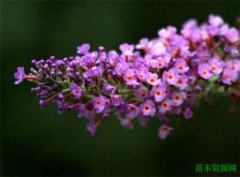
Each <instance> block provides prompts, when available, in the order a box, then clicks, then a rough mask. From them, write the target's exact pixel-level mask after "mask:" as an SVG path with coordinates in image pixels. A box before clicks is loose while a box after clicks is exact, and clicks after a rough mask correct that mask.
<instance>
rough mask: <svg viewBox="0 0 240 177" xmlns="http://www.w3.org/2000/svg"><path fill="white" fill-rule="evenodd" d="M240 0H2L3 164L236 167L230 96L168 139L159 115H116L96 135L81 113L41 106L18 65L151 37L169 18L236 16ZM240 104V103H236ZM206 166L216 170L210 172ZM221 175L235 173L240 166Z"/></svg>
mask: <svg viewBox="0 0 240 177" xmlns="http://www.w3.org/2000/svg"><path fill="white" fill-rule="evenodd" d="M239 8H240V3H239V1H225V2H224V1H215V2H208V1H197V2H191V1H181V2H179V1H178V2H175V1H170V2H164V1H162V2H147V1H146V2H102V3H100V2H75V1H71V2H28V1H25V2H24V1H22V2H21V1H2V2H1V65H0V66H1V173H2V175H3V176H35V175H38V176H44V175H46V176H51V175H57V176H65V175H66V176H70V175H72V176H195V175H204V174H198V173H196V172H195V167H196V164H197V163H210V164H213V163H219V164H221V163H235V164H237V166H238V173H239V117H240V113H239V112H238V113H237V114H235V115H230V114H229V113H228V108H229V106H230V102H229V100H228V99H226V98H225V97H222V98H221V99H219V100H218V101H217V102H215V104H214V105H213V107H211V108H207V107H204V106H202V107H200V108H199V109H198V110H196V111H195V112H196V114H195V116H194V118H193V119H192V120H190V121H188V122H187V123H186V124H185V125H183V126H179V125H176V124H175V123H174V122H175V120H174V119H175V118H173V120H172V122H173V124H172V125H173V126H174V131H173V133H172V134H171V135H170V136H169V137H168V138H167V139H166V140H159V139H158V138H157V129H158V127H159V125H160V123H159V121H158V120H152V121H150V122H149V124H148V125H147V126H146V127H145V128H142V127H140V126H139V125H138V123H137V122H136V126H135V129H134V130H133V131H127V130H125V129H124V128H122V127H121V126H120V125H119V122H118V120H116V119H114V117H113V118H110V119H109V120H108V121H107V122H106V123H105V124H104V125H103V126H102V127H101V128H100V129H99V131H98V133H97V136H96V137H94V138H93V137H91V136H90V135H89V134H88V132H87V131H86V129H85V124H86V121H85V120H80V119H78V118H77V116H76V115H75V113H73V112H68V113H65V114H63V115H59V114H58V113H57V112H56V108H55V106H54V105H51V106H49V107H48V108H47V109H45V110H42V109H41V108H40V107H39V105H38V100H37V98H36V96H35V95H33V94H32V93H31V92H30V88H31V86H32V84H31V83H28V82H25V83H24V84H21V85H20V86H18V87H17V86H15V85H14V84H13V83H14V78H13V74H14V72H15V71H16V68H17V66H25V68H26V70H28V69H29V68H30V66H31V64H30V62H31V59H33V58H38V59H40V58H47V57H49V56H51V55H55V56H57V57H59V58H62V57H64V56H71V55H75V53H76V47H77V46H78V45H80V44H81V43H84V42H88V43H90V44H91V46H92V48H93V49H96V48H97V46H99V45H103V46H105V47H106V48H107V49H118V46H119V45H120V44H121V43H124V42H127V43H133V44H136V43H137V42H138V40H139V39H140V38H142V37H149V38H153V37H155V36H157V31H158V30H159V29H160V28H162V27H165V26H167V25H174V26H177V27H178V29H179V28H180V27H181V26H182V24H183V22H185V21H186V20H188V19H189V18H196V19H197V20H198V21H199V22H200V23H202V22H204V21H206V20H207V18H208V15H209V14H210V13H213V14H218V15H221V16H222V17H223V18H224V19H225V21H226V22H228V23H229V24H230V25H235V21H236V18H237V17H238V16H239V14H240V12H239V11H240V10H239ZM238 109H240V108H238ZM207 175H214V174H212V173H208V174H207ZM218 175H227V176H228V175H229V176H234V175H237V173H231V174H226V173H221V174H218Z"/></svg>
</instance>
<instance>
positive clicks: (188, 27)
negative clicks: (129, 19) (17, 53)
mask: <svg viewBox="0 0 240 177" xmlns="http://www.w3.org/2000/svg"><path fill="white" fill-rule="evenodd" d="M239 48H240V33H239V30H238V29H236V28H233V27H229V25H227V24H226V23H224V21H223V19H222V18H221V17H219V16H214V15H210V16H209V20H208V22H207V23H204V24H202V25H200V26H199V25H198V24H197V22H196V21H195V20H190V21H188V22H186V23H185V24H184V25H183V28H182V30H181V31H180V33H177V29H176V28H175V27H173V26H168V27H167V28H163V29H161V30H159V32H158V37H157V38H155V39H151V40H150V39H147V38H143V39H141V40H140V41H139V43H138V44H137V45H129V44H127V43H125V44H122V45H120V47H119V49H120V53H117V52H116V51H114V50H111V51H106V50H105V48H104V47H99V48H98V50H97V51H90V45H89V44H83V45H81V46H79V47H77V55H76V56H71V57H66V58H63V59H58V58H56V57H54V56H51V57H50V58H48V59H46V60H44V59H41V60H32V64H33V65H34V67H33V68H31V73H30V74H29V75H26V74H25V72H24V68H23V67H18V69H17V72H16V73H15V75H14V76H15V79H16V81H15V84H19V83H21V82H22V81H23V80H29V81H33V82H35V83H36V87H35V88H32V92H34V93H36V94H37V96H38V97H39V99H40V101H39V103H40V105H41V107H46V106H47V105H48V104H49V103H50V102H55V103H56V105H57V109H58V112H59V113H63V112H64V111H67V110H73V109H74V110H75V111H76V112H77V115H78V117H84V118H86V119H87V120H88V124H87V130H88V131H89V132H90V133H91V135H95V133H96V131H97V129H98V128H99V126H100V125H101V124H102V123H103V122H104V121H105V120H107V119H108V118H110V117H113V116H110V115H111V114H114V115H115V117H117V118H118V119H119V120H120V124H121V125H122V126H124V127H125V128H127V129H133V121H134V120H138V121H139V123H140V124H141V125H146V123H147V121H148V120H150V119H151V118H158V119H159V120H160V122H161V126H160V128H159V130H158V136H159V138H160V139H165V138H166V137H167V136H168V135H169V133H170V132H171V131H172V130H173V128H172V127H170V126H169V124H170V117H171V115H179V117H180V118H181V119H183V120H187V119H190V118H192V116H193V112H192V108H193V106H194V105H195V103H196V101H197V100H198V99H197V98H198V97H203V98H204V99H209V94H210V93H211V92H212V91H213V89H214V91H215V92H217V90H223V92H224V91H228V90H229V89H231V90H234V91H235V92H238V93H239V90H240V89H239V85H238V83H239V82H240V60H239V56H240V50H239ZM238 96H239V94H238ZM239 100H240V99H238V101H239Z"/></svg>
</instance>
